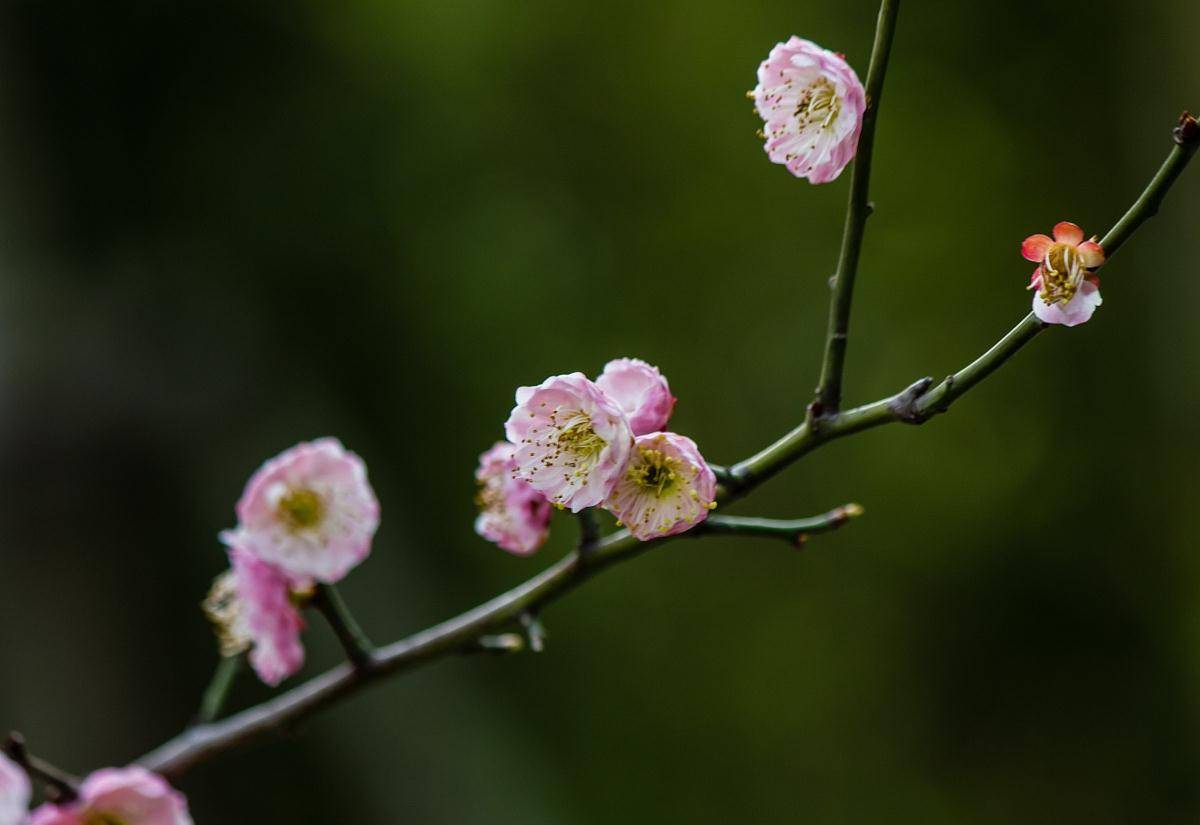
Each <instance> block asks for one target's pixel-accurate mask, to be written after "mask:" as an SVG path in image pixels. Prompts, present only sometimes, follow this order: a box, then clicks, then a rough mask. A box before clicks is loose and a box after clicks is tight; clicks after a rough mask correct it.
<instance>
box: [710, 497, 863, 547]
mask: <svg viewBox="0 0 1200 825" xmlns="http://www.w3.org/2000/svg"><path fill="white" fill-rule="evenodd" d="M862 514H863V508H862V505H860V504H854V503H851V504H843V505H842V506H841V507H835V508H834V509H832V510H830V511H829V512H828V513H823V514H821V515H819V516H812V517H810V518H797V519H788V520H781V519H770V518H750V517H746V516H715V515H714V516H709V517H708V519H707V520H706V521H705V522H704V523H703V524H702V525H700V526H699V527H697V528H696V530H694V531H693V532H695V533H699V534H707V533H727V534H733V535H737V536H763V537H765V538H775V539H783V540H784V541H786V542H789V543H791V544H794V545H796V546H797V547H799V546H800V545H802V544H804V542H805V540H806V539H807V538H808V537H809V536H811V535H814V534H816V533H828V532H830V531H831V530H836V529H837V528H839V527H841V526H842V525H843V524H845V523H846V522H848V521H849V520H850V519H852V518H858V517H859V516H861V515H862Z"/></svg>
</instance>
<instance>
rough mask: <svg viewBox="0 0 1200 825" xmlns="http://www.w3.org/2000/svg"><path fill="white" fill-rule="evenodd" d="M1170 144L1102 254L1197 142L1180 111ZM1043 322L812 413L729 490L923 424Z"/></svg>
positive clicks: (1028, 322)
mask: <svg viewBox="0 0 1200 825" xmlns="http://www.w3.org/2000/svg"><path fill="white" fill-rule="evenodd" d="M1173 137H1174V140H1175V146H1174V147H1172V149H1171V152H1170V154H1168V155H1167V159H1166V160H1165V161H1164V162H1163V165H1162V166H1161V167H1159V170H1158V172H1157V174H1155V176H1154V178H1153V179H1152V180H1151V181H1150V183H1149V185H1147V186H1146V189H1145V191H1143V192H1142V194H1141V196H1140V197H1139V198H1138V199H1137V201H1135V202H1134V204H1133V206H1131V207H1130V208H1129V211H1127V212H1126V213H1125V215H1124V216H1123V217H1122V218H1121V219H1120V220H1119V221H1118V222H1117V223H1116V225H1115V226H1114V227H1113V228H1112V229H1111V230H1109V232H1108V234H1106V235H1105V236H1104V238H1103V239H1102V240H1101V242H1100V244H1101V246H1103V247H1104V251H1105V253H1106V256H1107V257H1109V258H1111V257H1112V255H1114V254H1116V252H1117V250H1118V249H1120V248H1121V247H1122V246H1123V245H1124V244H1125V242H1126V241H1127V240H1128V239H1129V237H1130V236H1131V235H1132V233H1133V232H1134V231H1136V230H1137V229H1138V228H1139V227H1140V226H1141V225H1142V224H1144V223H1145V222H1146V221H1147V220H1149V219H1150V218H1151V217H1153V216H1154V214H1156V213H1157V211H1158V208H1159V206H1160V204H1161V203H1162V201H1163V198H1165V197H1166V194H1167V192H1168V190H1170V188H1171V185H1172V184H1173V183H1175V180H1176V179H1177V178H1178V177H1179V175H1180V173H1181V172H1183V170H1184V168H1185V167H1186V166H1187V164H1188V161H1190V160H1191V159H1192V156H1193V155H1194V154H1195V153H1196V150H1197V147H1200V124H1197V121H1196V118H1194V117H1192V116H1191V115H1189V114H1188V113H1187V112H1184V114H1183V116H1182V117H1180V119H1179V125H1178V126H1177V127H1176V128H1175V130H1174V132H1173ZM1045 328H1046V325H1045V324H1043V323H1042V322H1041V321H1039V320H1038V319H1037V317H1036V316H1034V315H1033V314H1032V313H1030V314H1029V315H1027V316H1026V317H1025V318H1023V319H1022V320H1021V322H1020V323H1018V324H1017V325H1016V326H1015V327H1013V328H1012V330H1010V331H1009V332H1008V333H1007V334H1006V335H1005V336H1004V337H1003V338H1001V339H1000V340H999V341H997V342H996V343H995V344H993V345H992V347H991V348H990V349H989V350H988V351H987V352H985V353H984V354H983V355H981V356H979V357H978V358H976V359H975V360H974V361H972V362H971V363H970V364H968V365H967V366H965V367H963V368H962V369H961V370H959V371H958V372H956V373H954V374H953V375H950V376H947V377H946V379H945V380H943V381H942V382H941V383H940V384H937V385H936V386H933V380H932V379H929V378H923V379H921V380H920V381H917V382H916V383H914V384H912V385H911V386H909V387H908V388H906V389H905V390H903V391H901V392H899V393H897V394H896V395H894V396H892V397H891V398H885V399H883V400H882V401H876V402H874V403H872V404H866V405H863V406H861V407H857V408H855V409H853V410H849V411H847V412H844V413H834V414H832V415H831V414H823V415H812V414H811V413H810V415H809V417H808V420H806V421H805V422H804V423H803V424H801V425H800V426H798V427H796V428H795V429H794V430H792V431H791V432H790V433H788V434H787V435H785V436H783V437H782V438H780V439H779V440H778V441H776V442H775V443H774V444H771V445H770V446H769V447H766V448H765V449H763V450H761V451H759V452H758V453H757V454H755V455H753V456H751V457H750V458H748V459H746V460H744V461H741V462H738V463H737V464H735V465H734V466H733V467H730V468H729V474H730V475H731V476H732V478H733V481H732V482H731V484H730V485H729V489H730V490H731V491H732V493H733V494H734V495H735V496H737V497H740V496H741V495H744V494H745V492H746V491H748V490H750V489H753V488H754V487H755V486H757V485H758V484H761V483H762V482H763V481H765V480H766V479H768V478H770V477H771V476H773V475H775V474H776V473H778V472H779V471H780V470H782V469H784V468H785V467H787V466H788V465H789V464H791V463H792V462H794V461H796V460H797V459H799V458H800V457H802V456H804V455H806V454H807V453H809V452H811V451H812V450H813V449H815V448H816V447H818V446H820V445H822V444H825V443H826V442H829V441H833V440H834V439H838V438H842V437H843V436H847V435H852V434H854V433H857V432H862V431H863V430H868V429H871V428H872V427H878V426H880V425H881V424H891V423H894V422H902V423H906V424H924V423H925V422H926V421H928V420H929V419H930V418H932V417H933V416H934V415H937V414H938V413H942V412H945V411H946V410H947V409H948V408H949V407H950V405H951V404H952V403H954V402H955V401H956V400H958V399H959V398H960V397H962V396H963V395H964V394H966V392H967V391H968V390H970V389H971V388H972V387H974V386H975V385H976V384H978V383H979V382H981V381H983V379H985V378H987V377H988V376H989V375H991V374H992V373H993V372H995V371H996V370H998V369H999V368H1000V367H1001V366H1003V365H1004V364H1005V363H1007V362H1008V360H1009V359H1010V358H1012V357H1013V356H1014V355H1016V354H1017V352H1018V351H1019V350H1020V349H1021V348H1022V347H1023V346H1025V345H1026V344H1027V343H1029V342H1030V341H1032V340H1033V339H1034V338H1035V337H1036V336H1037V335H1038V334H1039V333H1040V332H1042V330H1044V329H1045Z"/></svg>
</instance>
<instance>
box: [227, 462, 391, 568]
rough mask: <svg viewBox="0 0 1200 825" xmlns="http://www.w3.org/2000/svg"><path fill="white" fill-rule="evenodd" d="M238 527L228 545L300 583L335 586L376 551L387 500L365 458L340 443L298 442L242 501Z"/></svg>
mask: <svg viewBox="0 0 1200 825" xmlns="http://www.w3.org/2000/svg"><path fill="white" fill-rule="evenodd" d="M237 515H238V528H237V530H233V531H226V532H225V533H223V534H222V535H221V540H222V541H224V542H225V543H226V544H228V545H230V546H234V545H235V544H236V546H238V547H241V548H243V549H245V550H248V551H249V552H251V553H253V554H254V555H256V556H258V557H259V558H260V559H262V560H263V561H265V562H268V563H270V564H272V565H274V566H276V567H278V568H279V569H280V570H281V571H283V572H284V573H285V574H287V575H288V576H289V577H290V578H291V579H292V580H293V581H295V582H301V583H306V582H308V581H310V580H312V579H316V580H317V581H321V582H327V583H331V584H332V583H333V582H336V581H338V580H340V579H341V578H343V577H344V576H345V575H346V573H348V572H349V571H350V569H351V568H353V567H354V566H355V565H357V564H358V563H359V562H361V561H362V560H363V559H364V558H366V557H367V554H368V553H370V552H371V539H372V537H374V535H375V530H376V528H377V527H378V526H379V502H378V501H377V500H376V498H375V491H374V490H372V489H371V485H370V483H369V482H368V481H367V468H366V465H364V464H363V462H362V459H360V458H359V457H358V456H356V455H355V454H354V453H351V452H347V451H346V450H345V448H343V447H342V444H341V442H340V441H338V440H337V439H336V438H322V439H319V440H317V441H313V442H311V443H301V444H297V445H296V446H295V447H292V448H291V449H289V450H285V451H284V452H282V453H280V454H279V455H278V456H276V457H275V458H273V459H271V460H270V461H268V462H266V463H265V464H263V466H262V467H261V468H260V469H259V470H258V472H256V473H255V474H254V475H253V476H252V477H251V478H250V481H249V482H248V483H247V484H246V490H245V492H244V493H243V494H242V498H241V500H239V501H238V503H237Z"/></svg>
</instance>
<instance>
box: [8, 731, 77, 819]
mask: <svg viewBox="0 0 1200 825" xmlns="http://www.w3.org/2000/svg"><path fill="white" fill-rule="evenodd" d="M0 750H2V751H4V755H5V756H7V757H8V758H9V759H11V760H12V761H13V762H15V763H16V764H18V765H20V766H21V768H22V769H23V770H24V771H25V773H26V774H28V775H29V778H30V779H31V780H32V781H34V782H42V783H44V784H45V785H46V787H47V788H48V789H49V796H50V797H52V800H53V801H55V802H70V801H71V800H73V799H75V798H76V797H78V796H79V783H80V781H81V780H80V779H79V777H77V776H72V775H71V774H69V773H67V772H66V771H64V770H62V769H61V768H57V767H55V766H54V765H51V764H50V763H49V762H47V761H46V760H45V759H39V758H38V757H36V756H34V755H33V754H32V753H30V752H29V751H28V750H27V749H26V747H25V737H24V736H22V735H21V734H19V733H17V732H16V731H13V732H12V733H10V734H9V735H8V738H7V739H6V740H5V741H4V744H3V745H0Z"/></svg>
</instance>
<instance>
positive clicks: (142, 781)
mask: <svg viewBox="0 0 1200 825" xmlns="http://www.w3.org/2000/svg"><path fill="white" fill-rule="evenodd" d="M101 823H104V824H105V825H107V823H119V825H192V817H191V815H190V814H189V813H188V807H187V800H186V799H185V798H184V796H183V794H181V793H179V792H178V791H176V790H175V789H174V788H172V787H171V786H170V785H168V784H167V781H166V780H165V779H163V778H162V777H161V776H159V775H158V774H155V773H151V772H150V771H147V770H145V769H144V768H139V767H129V768H105V769H103V770H99V771H96V772H95V773H93V774H92V775H91V776H89V777H88V778H87V779H85V780H84V781H83V784H82V785H81V786H80V788H79V798H78V799H77V800H75V801H73V802H70V803H68V804H65V805H52V804H46V805H42V806H41V807H40V808H38V809H37V810H36V811H35V812H34V813H33V817H32V818H31V820H30V825H101Z"/></svg>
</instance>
